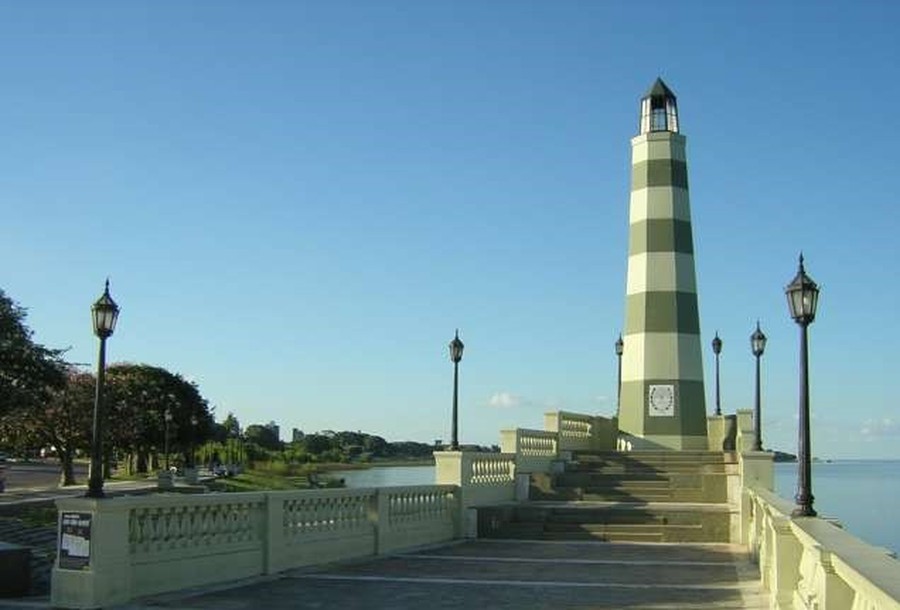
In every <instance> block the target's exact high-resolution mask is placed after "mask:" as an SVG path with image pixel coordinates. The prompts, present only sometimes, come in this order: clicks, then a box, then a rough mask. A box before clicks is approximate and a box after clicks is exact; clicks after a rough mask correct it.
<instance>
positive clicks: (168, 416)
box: [163, 407, 172, 472]
mask: <svg viewBox="0 0 900 610" xmlns="http://www.w3.org/2000/svg"><path fill="white" fill-rule="evenodd" d="M163 421H165V426H164V432H163V434H164V435H165V437H164V438H163V452H164V454H165V457H164V458H163V459H164V462H165V465H166V472H169V424H170V423H171V422H172V410H171V409H169V408H168V407H166V411H165V413H163Z"/></svg>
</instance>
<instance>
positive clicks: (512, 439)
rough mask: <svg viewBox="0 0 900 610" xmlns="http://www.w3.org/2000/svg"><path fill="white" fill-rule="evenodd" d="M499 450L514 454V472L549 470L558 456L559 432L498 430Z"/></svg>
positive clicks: (521, 429) (519, 429)
mask: <svg viewBox="0 0 900 610" xmlns="http://www.w3.org/2000/svg"><path fill="white" fill-rule="evenodd" d="M500 450H501V451H502V452H503V453H512V454H515V456H516V472H518V473H532V472H549V471H550V469H551V464H552V463H553V462H554V461H556V460H557V459H558V458H559V434H558V433H557V432H549V431H547V430H531V429H528V428H515V429H512V430H501V431H500Z"/></svg>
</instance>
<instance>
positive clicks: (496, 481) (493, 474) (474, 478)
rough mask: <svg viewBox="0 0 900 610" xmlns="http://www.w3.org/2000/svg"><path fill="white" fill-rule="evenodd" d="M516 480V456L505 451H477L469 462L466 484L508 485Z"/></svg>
mask: <svg viewBox="0 0 900 610" xmlns="http://www.w3.org/2000/svg"><path fill="white" fill-rule="evenodd" d="M515 480H516V456H515V455H509V454H505V453H475V454H472V459H471V461H470V462H469V472H468V476H467V477H466V478H465V479H464V484H466V485H488V486H490V485H507V484H513V483H515Z"/></svg>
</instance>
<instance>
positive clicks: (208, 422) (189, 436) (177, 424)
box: [106, 363, 215, 473]
mask: <svg viewBox="0 0 900 610" xmlns="http://www.w3.org/2000/svg"><path fill="white" fill-rule="evenodd" d="M106 378H107V386H108V387H107V400H108V402H107V414H108V418H109V421H110V425H109V430H110V437H109V446H110V447H111V448H113V449H116V450H119V451H121V452H124V453H125V454H126V455H127V458H128V459H127V463H128V467H129V470H130V471H133V472H138V473H146V472H148V469H149V467H150V466H151V464H150V461H151V460H152V459H153V458H155V457H156V456H157V455H158V454H159V453H160V452H161V451H162V450H163V448H164V447H165V445H166V438H165V434H166V421H165V413H166V411H169V413H171V416H172V420H171V422H170V423H169V426H168V433H169V439H168V440H169V443H168V445H169V449H170V453H172V452H174V453H180V454H181V455H182V457H183V461H184V462H185V463H189V462H191V460H190V457H191V456H190V453H189V452H190V450H191V449H192V448H194V447H196V446H197V445H199V444H200V442H202V441H203V440H205V439H206V438H209V436H210V434H211V433H212V430H213V426H214V423H215V422H214V421H213V416H212V413H211V412H210V410H209V407H208V404H207V402H206V399H204V398H203V396H201V394H200V391H199V390H198V388H197V386H196V384H194V383H191V382H188V381H186V380H185V379H184V378H183V377H182V376H181V375H179V374H176V373H171V372H169V371H167V370H166V369H164V368H160V367H157V366H151V365H148V364H130V363H119V364H113V365H111V366H110V367H109V368H108V369H107V373H106ZM192 418H193V419H196V421H197V424H196V425H195V424H193V422H192Z"/></svg>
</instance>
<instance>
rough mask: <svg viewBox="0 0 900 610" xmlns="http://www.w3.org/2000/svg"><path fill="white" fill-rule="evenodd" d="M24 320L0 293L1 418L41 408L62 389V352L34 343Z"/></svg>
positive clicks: (11, 302) (23, 311)
mask: <svg viewBox="0 0 900 610" xmlns="http://www.w3.org/2000/svg"><path fill="white" fill-rule="evenodd" d="M25 317H26V311H25V309H23V308H22V307H20V306H19V305H18V304H16V303H15V302H13V300H12V299H10V298H9V297H7V296H6V293H5V292H3V291H2V290H0V416H3V415H5V414H8V413H10V412H12V411H13V410H16V409H23V408H29V407H32V406H34V405H36V404H40V403H41V402H43V401H45V400H47V398H48V397H49V396H50V394H51V393H52V392H53V391H54V390H59V389H61V388H62V387H63V386H64V385H65V365H64V363H63V361H62V350H53V349H48V348H46V347H44V346H43V345H40V344H38V343H35V342H34V341H33V339H32V331H31V329H30V328H28V326H26V325H25Z"/></svg>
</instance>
